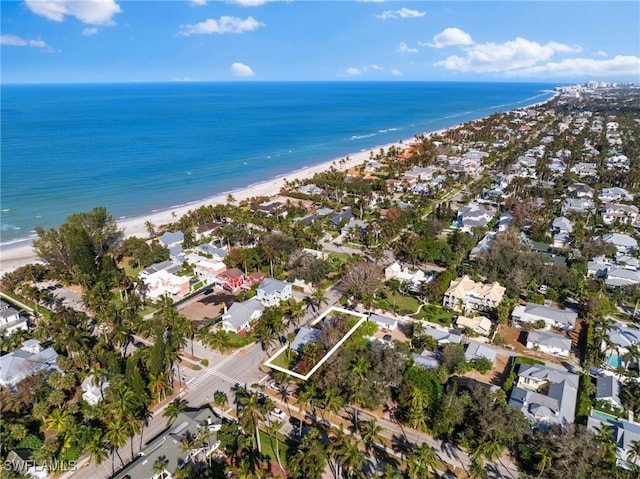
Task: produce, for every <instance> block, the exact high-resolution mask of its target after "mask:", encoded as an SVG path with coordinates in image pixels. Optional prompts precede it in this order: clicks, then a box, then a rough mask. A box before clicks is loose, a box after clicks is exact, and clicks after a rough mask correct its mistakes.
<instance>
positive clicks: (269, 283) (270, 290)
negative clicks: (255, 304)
mask: <svg viewBox="0 0 640 479" xmlns="http://www.w3.org/2000/svg"><path fill="white" fill-rule="evenodd" d="M292 296H293V291H292V288H291V283H287V282H286V281H280V280H277V279H273V278H266V279H264V280H263V281H262V282H261V283H260V284H259V285H258V288H257V289H256V299H257V300H258V301H260V302H262V304H263V305H265V306H277V305H279V304H280V303H281V302H282V301H287V300H288V299H289V298H291V297H292Z"/></svg>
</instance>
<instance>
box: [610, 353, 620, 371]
mask: <svg viewBox="0 0 640 479" xmlns="http://www.w3.org/2000/svg"><path fill="white" fill-rule="evenodd" d="M607 365H608V366H609V367H612V368H619V367H620V366H622V358H621V357H620V355H619V354H616V353H611V354H609V356H607Z"/></svg>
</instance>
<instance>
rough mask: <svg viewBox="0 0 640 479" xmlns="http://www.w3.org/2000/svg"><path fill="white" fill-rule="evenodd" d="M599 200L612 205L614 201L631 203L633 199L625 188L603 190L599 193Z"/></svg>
mask: <svg viewBox="0 0 640 479" xmlns="http://www.w3.org/2000/svg"><path fill="white" fill-rule="evenodd" d="M598 198H599V199H600V201H602V202H604V203H611V202H614V201H620V200H626V201H631V200H632V199H633V198H632V196H631V195H630V194H629V192H628V191H627V190H625V189H624V188H618V187H617V186H615V187H613V188H602V189H601V190H600V191H599V192H598Z"/></svg>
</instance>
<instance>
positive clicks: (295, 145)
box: [0, 82, 556, 243]
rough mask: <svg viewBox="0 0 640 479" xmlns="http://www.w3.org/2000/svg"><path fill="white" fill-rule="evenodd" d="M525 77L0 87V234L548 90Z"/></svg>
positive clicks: (218, 186) (272, 167)
mask: <svg viewBox="0 0 640 479" xmlns="http://www.w3.org/2000/svg"><path fill="white" fill-rule="evenodd" d="M555 86H556V85H551V84H537V83H535V84H532V83H436V82H426V83H422V82H415V83H413V82H407V83H402V82H366V83H365V82H326V83H317V82H308V83H157V84H91V85H78V84H74V85H2V86H1V87H0V88H1V90H0V91H1V94H2V96H1V98H2V123H1V131H0V142H1V143H0V147H1V148H0V152H1V163H0V164H1V168H2V175H1V176H0V179H1V188H0V204H1V210H2V211H1V216H0V219H1V224H0V234H1V237H0V241H1V242H2V243H7V242H12V241H16V240H18V239H21V238H26V237H29V236H33V232H32V230H33V228H34V227H35V226H37V225H39V226H43V227H51V226H57V225H59V224H60V223H62V222H63V221H64V219H65V218H66V217H67V216H68V215H70V214H72V213H75V212H78V211H87V210H89V209H91V208H93V207H95V206H99V205H101V206H106V207H107V209H108V210H109V211H110V212H111V213H112V214H113V215H114V216H116V217H118V218H123V217H130V216H138V215H144V214H148V213H151V212H153V211H156V210H159V209H165V208H170V207H175V206H178V205H183V204H187V203H189V202H193V201H197V200H200V199H202V198H206V197H208V196H212V195H216V194H220V193H226V192H229V191H233V190H234V189H239V188H243V187H246V186H249V185H251V184H254V183H257V182H261V181H267V180H270V179H273V178H274V177H276V176H286V174H287V173H290V172H292V171H295V170H300V169H302V168H304V167H306V166H309V165H313V164H318V163H321V162H324V161H328V160H332V159H336V158H342V157H344V156H346V155H348V154H350V153H354V152H358V151H362V150H364V149H369V148H372V147H375V146H376V145H382V144H386V143H390V142H395V141H398V140H400V139H411V138H413V137H414V135H416V134H422V133H425V132H428V131H433V130H438V129H441V128H444V127H447V126H453V125H456V124H459V123H462V122H464V121H468V120H471V119H477V118H481V117H484V116H487V115H489V114H491V113H494V112H497V111H506V110H510V109H513V108H517V107H522V106H526V105H529V104H532V103H535V102H539V101H543V100H545V99H547V98H549V97H550V96H551V95H552V93H551V90H552V89H553V87H555Z"/></svg>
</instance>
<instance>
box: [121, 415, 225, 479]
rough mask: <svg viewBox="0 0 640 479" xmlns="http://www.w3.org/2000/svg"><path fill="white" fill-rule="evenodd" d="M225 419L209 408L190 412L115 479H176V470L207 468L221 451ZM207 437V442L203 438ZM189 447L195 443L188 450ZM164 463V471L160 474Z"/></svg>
mask: <svg viewBox="0 0 640 479" xmlns="http://www.w3.org/2000/svg"><path fill="white" fill-rule="evenodd" d="M221 425H222V421H221V419H220V418H219V417H218V416H216V414H215V413H214V412H213V410H212V409H211V408H210V407H209V406H203V407H201V408H199V409H195V410H194V409H187V410H185V411H183V412H181V413H180V414H179V415H178V417H177V418H176V419H175V421H173V423H172V425H171V427H170V429H168V430H165V432H163V433H161V434H159V435H158V436H156V438H155V439H153V440H152V441H151V442H150V443H148V444H147V445H146V446H145V447H144V448H143V449H142V451H140V453H139V455H138V457H137V458H136V459H135V460H134V461H133V462H131V463H130V464H129V465H128V466H127V467H125V468H124V469H122V470H121V471H120V472H118V473H117V474H116V475H115V476H113V479H173V478H175V477H177V476H176V474H175V471H177V470H180V469H183V468H184V467H185V466H187V465H189V464H191V465H192V466H193V468H194V469H195V472H197V471H199V470H201V469H203V468H206V464H207V462H208V461H207V460H208V458H209V457H210V456H211V455H212V454H213V453H214V452H215V451H216V449H218V447H219V445H220V442H219V441H218V440H217V438H216V434H215V433H216V431H219V430H220V426H221ZM203 434H206V438H205V439H204V440H201V439H203V438H202V437H201V435H203ZM185 444H191V446H189V447H188V448H187V449H185V447H184V445H185ZM159 459H160V460H161V462H162V463H163V464H165V466H164V470H162V471H157V469H156V467H157V466H156V464H157V463H158V462H159V461H158V460H159Z"/></svg>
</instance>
